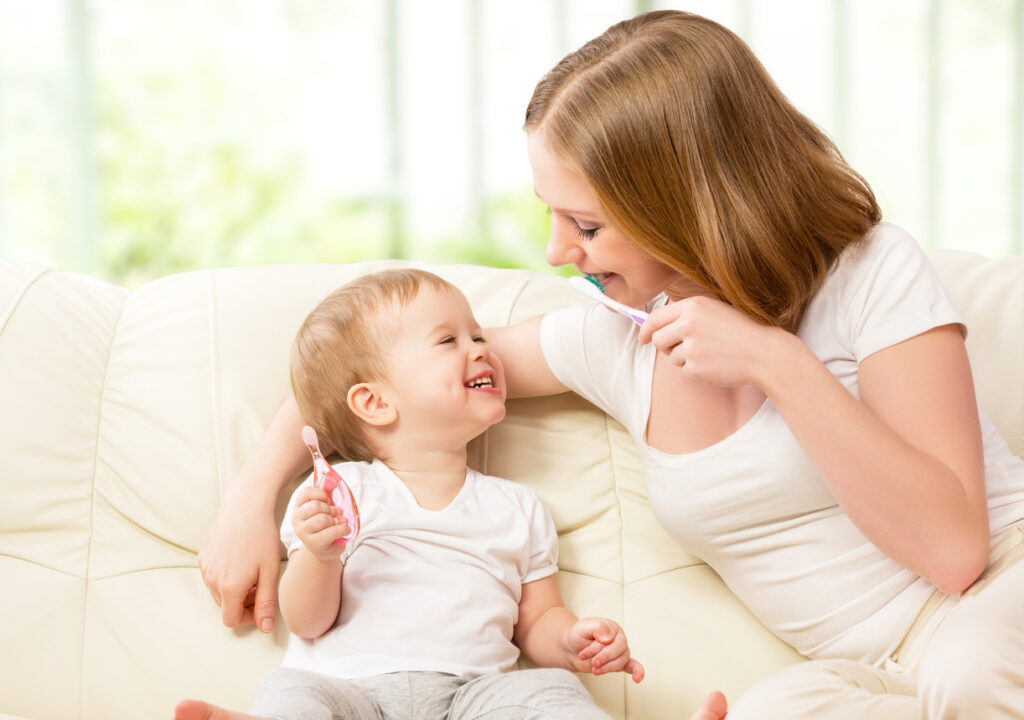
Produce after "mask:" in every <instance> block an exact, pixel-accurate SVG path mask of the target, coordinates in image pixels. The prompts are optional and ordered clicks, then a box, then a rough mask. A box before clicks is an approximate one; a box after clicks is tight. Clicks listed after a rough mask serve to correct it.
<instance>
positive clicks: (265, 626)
mask: <svg viewBox="0 0 1024 720" xmlns="http://www.w3.org/2000/svg"><path fill="white" fill-rule="evenodd" d="M273 629H274V621H273V620H272V619H271V618H263V622H262V623H260V630H262V631H263V632H265V633H268V632H270V631H271V630H273Z"/></svg>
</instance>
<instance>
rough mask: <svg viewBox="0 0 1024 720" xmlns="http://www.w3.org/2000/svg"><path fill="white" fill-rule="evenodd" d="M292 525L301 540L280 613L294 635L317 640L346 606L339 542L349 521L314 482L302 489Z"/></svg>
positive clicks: (284, 584) (284, 586) (286, 578)
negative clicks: (343, 602)
mask: <svg viewBox="0 0 1024 720" xmlns="http://www.w3.org/2000/svg"><path fill="white" fill-rule="evenodd" d="M292 526H293V527H294V528H295V533H296V535H298V536H299V539H300V540H301V541H302V545H301V546H300V547H299V548H298V549H297V550H296V551H295V552H293V553H292V554H291V556H290V557H289V559H288V569H287V570H286V571H285V573H284V577H283V578H282V579H281V614H282V615H283V616H284V620H285V622H286V623H287V624H288V629H289V630H290V631H291V632H292V633H293V634H295V635H298V636H299V637H301V638H304V639H306V640H312V639H314V638H318V637H320V636H321V635H323V634H324V633H325V632H327V631H328V630H330V628H331V626H332V625H334V621H335V620H336V619H337V617H338V611H339V609H340V608H341V580H342V576H343V573H344V569H345V566H344V564H342V562H341V561H340V557H341V553H342V550H343V549H344V545H342V544H341V543H339V542H337V541H338V540H339V539H340V538H342V537H343V536H344V535H346V534H347V533H348V524H347V523H346V522H345V518H344V517H343V516H342V514H341V509H340V508H337V507H335V506H334V505H331V504H329V502H328V499H327V493H326V492H324V491H323V490H322V489H320V488H317V487H312V486H310V487H306V488H303V489H302V490H300V491H299V495H298V497H297V498H296V502H295V509H294V510H293V511H292Z"/></svg>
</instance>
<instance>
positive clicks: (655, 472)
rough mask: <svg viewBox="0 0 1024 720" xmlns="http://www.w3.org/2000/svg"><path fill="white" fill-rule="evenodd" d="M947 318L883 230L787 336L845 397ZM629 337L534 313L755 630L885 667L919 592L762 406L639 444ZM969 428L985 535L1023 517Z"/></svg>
mask: <svg viewBox="0 0 1024 720" xmlns="http://www.w3.org/2000/svg"><path fill="white" fill-rule="evenodd" d="M665 302H666V298H664V297H661V298H658V299H657V300H656V301H654V302H653V303H652V307H655V306H658V305H661V304H664V303H665ZM649 309H651V308H649ZM946 324H960V325H962V321H961V318H960V316H959V314H958V313H957V312H956V310H955V309H954V308H953V306H952V304H951V303H950V301H949V299H948V297H947V296H946V293H945V290H944V289H943V287H942V285H941V282H940V281H939V278H938V276H937V274H936V273H935V271H934V269H933V268H932V266H931V264H930V262H929V261H928V258H927V256H926V255H925V254H924V252H923V251H922V250H921V248H920V247H919V246H918V245H917V243H916V242H915V241H914V239H913V238H912V237H910V236H909V235H908V234H906V233H905V232H904V231H902V230H901V229H899V228H897V227H895V226H893V225H890V224H887V223H882V224H879V225H878V226H876V227H875V228H874V229H873V230H872V231H871V232H870V233H869V234H868V235H867V236H866V238H865V239H864V241H863V242H861V243H859V244H857V245H855V246H853V247H851V248H848V249H847V251H845V252H844V253H843V255H842V256H841V258H840V259H839V261H838V262H837V264H836V265H835V267H834V268H833V269H832V270H831V272H830V273H829V275H828V277H827V278H826V280H825V282H824V283H823V285H822V287H821V288H820V289H819V290H818V292H817V293H816V294H815V296H814V298H813V299H812V301H811V303H810V304H809V306H808V308H807V311H806V314H805V316H804V318H803V321H802V323H801V326H800V329H799V332H798V334H799V336H800V338H801V339H802V340H803V341H804V342H805V343H806V344H807V346H808V347H809V348H810V349H811V350H812V351H813V352H814V353H815V355H817V357H818V358H819V359H820V360H821V361H822V362H823V363H824V364H825V366H826V367H827V368H828V369H829V371H830V372H831V373H832V374H833V375H834V376H835V377H836V378H838V379H839V381H840V382H841V383H842V384H843V385H844V386H845V387H846V388H847V389H848V390H849V391H850V392H851V393H852V394H853V395H854V396H859V395H858V381H857V372H858V364H859V363H860V361H861V360H863V359H864V358H865V357H867V356H868V355H871V354H872V353H874V352H877V351H878V350H881V349H883V348H886V347H889V346H891V345H893V344H896V343H898V342H901V341H902V340H906V339H908V338H911V337H913V336H915V335H918V334H920V333H923V332H925V331H926V330H929V329H931V328H934V327H938V326H941V325H946ZM637 333H638V328H637V327H636V326H635V325H634V324H633V323H632V322H631V321H630V320H628V319H626V318H624V317H621V316H619V315H616V314H614V313H611V312H609V311H607V310H606V309H604V308H603V307H602V306H600V305H596V304H595V305H591V306H581V307H573V308H567V309H565V310H559V311H556V312H553V313H549V314H548V315H547V316H545V318H544V319H543V321H542V324H541V344H542V347H543V351H544V356H545V358H546V360H547V362H548V365H549V366H550V368H551V370H552V371H553V372H554V373H555V375H556V377H558V378H559V380H561V382H562V383H564V384H565V385H566V386H567V387H569V388H570V389H571V390H573V391H575V392H577V393H578V394H580V395H582V396H583V397H584V398H587V399H588V400H590V401H591V402H593V403H594V404H595V405H597V406H598V407H600V408H601V409H603V410H604V411H605V412H607V413H608V414H610V415H611V416H612V417H614V418H616V419H617V420H619V422H621V423H622V424H623V425H624V426H625V427H626V429H627V430H628V431H629V432H630V434H631V435H632V437H633V439H634V441H635V442H636V445H637V447H638V448H639V452H640V456H641V459H642V461H643V464H644V469H645V475H646V480H647V492H648V497H649V500H650V505H651V508H652V510H653V512H654V514H655V516H656V517H657V518H658V520H659V521H660V523H661V524H662V525H663V526H664V527H665V529H666V530H667V531H668V532H669V534H670V535H671V536H672V537H674V538H675V539H677V540H678V541H679V542H680V543H682V544H683V545H685V546H686V548H687V549H688V550H690V551H691V552H693V553H695V554H696V555H698V556H699V557H701V558H702V559H703V560H704V561H705V562H707V563H708V564H709V565H711V567H713V568H714V569H715V570H716V571H717V572H718V573H719V575H721V577H722V578H723V580H724V581H725V582H726V584H728V585H729V587H730V588H731V589H732V590H733V592H734V593H736V595H737V596H738V597H739V598H740V599H741V600H742V601H743V602H744V603H745V604H746V605H747V606H748V607H749V608H750V610H751V611H752V612H753V613H754V614H755V615H756V616H757V617H758V618H759V619H760V620H761V621H762V622H763V623H764V624H765V625H766V626H767V627H769V628H770V629H771V630H772V631H773V632H775V633H776V634H777V635H778V636H779V637H780V638H782V639H783V640H785V641H786V642H787V643H789V644H790V645H792V646H793V647H794V648H796V649H797V650H799V651H800V652H801V653H803V654H805V655H808V656H810V657H844V658H850V659H855V660H860V661H863V662H869V663H875V664H879V663H882V662H884V658H885V657H887V656H888V655H889V654H890V653H891V652H892V650H893V649H894V648H895V645H896V644H898V642H899V640H900V638H902V636H903V635H904V634H905V633H906V630H907V629H908V628H909V626H910V624H911V623H912V622H913V619H914V618H915V616H916V615H917V613H918V612H919V610H920V608H921V607H922V605H923V604H924V602H925V600H926V599H927V597H928V596H929V595H930V594H931V593H932V591H933V590H934V587H933V586H932V585H931V584H930V583H928V582H927V581H926V580H924V579H923V578H920V577H918V576H917V575H915V574H914V573H912V572H910V571H909V570H907V569H906V568H903V567H901V566H900V565H899V564H897V563H896V562H895V561H893V560H892V559H890V558H889V557H888V556H887V555H885V553H883V552H882V551H880V550H879V549H878V548H876V547H875V546H874V545H873V544H872V543H871V542H870V541H869V540H868V539H867V538H866V537H864V535H863V534H862V533H861V532H860V531H859V530H858V529H857V528H856V527H854V525H853V523H852V522H851V521H850V519H849V518H848V517H847V516H846V514H845V513H844V512H843V511H842V510H841V509H840V507H839V506H838V505H837V504H836V501H835V499H834V498H833V497H832V495H831V493H830V492H829V490H828V488H827V487H826V486H825V484H824V482H823V481H822V480H821V477H820V475H819V473H818V472H817V469H816V468H815V467H814V466H813V464H812V463H811V461H810V458H808V456H807V455H806V453H805V452H804V451H803V449H802V448H801V447H800V445H799V444H798V443H797V441H796V439H795V438H794V437H793V435H792V433H791V432H790V431H789V428H788V427H787V426H786V424H785V422H783V420H782V417H781V416H780V415H779V413H778V412H777V410H776V409H775V407H774V405H773V404H772V403H771V401H770V400H768V401H765V403H764V404H763V405H762V406H761V408H760V409H759V410H758V411H757V412H756V413H755V414H754V416H753V417H752V418H750V420H749V421H748V422H746V423H745V424H744V425H743V426H742V427H740V428H739V429H738V430H737V431H736V432H735V433H733V434H732V435H730V436H728V437H726V438H724V439H723V440H721V441H720V442H717V443H715V444H713V445H711V446H710V447H707V448H704V449H702V450H700V451H697V452H694V453H688V454H684V455H672V454H669V453H665V452H661V451H659V450H657V449H655V448H653V447H651V446H649V445H648V444H647V443H646V441H645V428H646V425H647V418H648V416H649V414H650V408H651V384H652V379H653V370H654V360H655V353H656V350H655V348H654V346H653V345H651V344H648V345H640V344H639V343H638V342H637ZM699 421H700V420H699V418H695V422H699ZM982 426H983V430H984V442H985V459H986V486H987V492H988V500H989V519H990V525H991V528H992V531H993V532H998V531H999V530H1002V529H1004V528H1006V527H1009V526H1010V525H1012V524H1014V523H1018V522H1020V521H1021V519H1022V518H1024V463H1022V462H1021V460H1020V458H1017V457H1016V456H1014V455H1013V454H1012V453H1011V452H1010V451H1009V449H1008V448H1007V446H1006V442H1005V440H1003V439H1002V437H1000V436H999V433H998V431H996V430H995V428H994V427H993V426H992V425H991V423H989V422H988V421H987V420H986V419H985V418H984V417H982Z"/></svg>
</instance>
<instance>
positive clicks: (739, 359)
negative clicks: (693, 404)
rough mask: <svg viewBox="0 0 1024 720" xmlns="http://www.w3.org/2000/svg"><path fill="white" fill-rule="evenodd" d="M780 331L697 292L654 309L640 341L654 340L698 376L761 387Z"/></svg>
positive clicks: (653, 341) (683, 368)
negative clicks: (765, 369) (772, 347)
mask: <svg viewBox="0 0 1024 720" xmlns="http://www.w3.org/2000/svg"><path fill="white" fill-rule="evenodd" d="M779 333H786V331H784V330H781V329H779V328H776V327H771V326H768V325H763V324H761V323H759V322H757V321H756V320H754V319H752V318H750V317H748V316H747V315H744V314H743V313H741V312H740V311H739V310H736V309H735V308H734V307H732V306H731V305H728V304H726V303H724V302H722V301H721V300H716V299H715V298H711V297H706V296H703V295H697V296H694V297H689V298H685V299H683V300H677V301H675V302H670V303H668V304H667V305H664V306H663V307H660V308H658V309H656V310H655V311H654V312H652V313H651V314H650V317H648V318H647V321H646V322H645V323H644V324H643V326H642V327H641V328H640V336H639V340H640V343H641V344H646V343H648V342H652V343H654V346H655V347H656V348H658V351H659V352H661V353H664V354H665V355H666V356H667V357H668V358H669V360H670V361H671V362H672V363H673V364H675V365H678V366H679V367H680V368H682V371H683V372H684V373H686V374H687V375H688V376H691V377H693V378H696V379H698V380H702V381H704V382H708V383H713V384H715V385H729V386H735V385H756V386H758V387H762V386H763V376H762V371H763V369H764V368H765V365H766V361H767V357H766V356H767V354H768V353H769V352H770V350H769V348H770V347H771V346H772V343H771V341H772V340H773V339H774V338H777V337H778V334H779ZM788 334H789V333H786V335H788Z"/></svg>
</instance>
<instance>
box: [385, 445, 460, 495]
mask: <svg viewBox="0 0 1024 720" xmlns="http://www.w3.org/2000/svg"><path fill="white" fill-rule="evenodd" d="M381 461H382V462H383V463H384V464H385V465H387V466H388V468H390V469H391V471H392V472H393V473H394V474H395V475H397V476H398V478H399V479H400V480H401V481H402V482H403V483H405V486H406V487H407V488H409V492H411V493H412V494H413V497H415V498H416V502H417V504H418V505H419V506H420V507H421V508H423V509H425V510H443V509H444V508H446V507H448V505H449V504H450V503H451V501H452V500H454V499H455V496H456V495H458V494H459V491H460V490H462V486H463V485H465V484H466V451H465V448H463V450H462V452H461V453H439V452H429V453H407V454H402V455H395V456H392V457H388V458H381Z"/></svg>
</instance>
